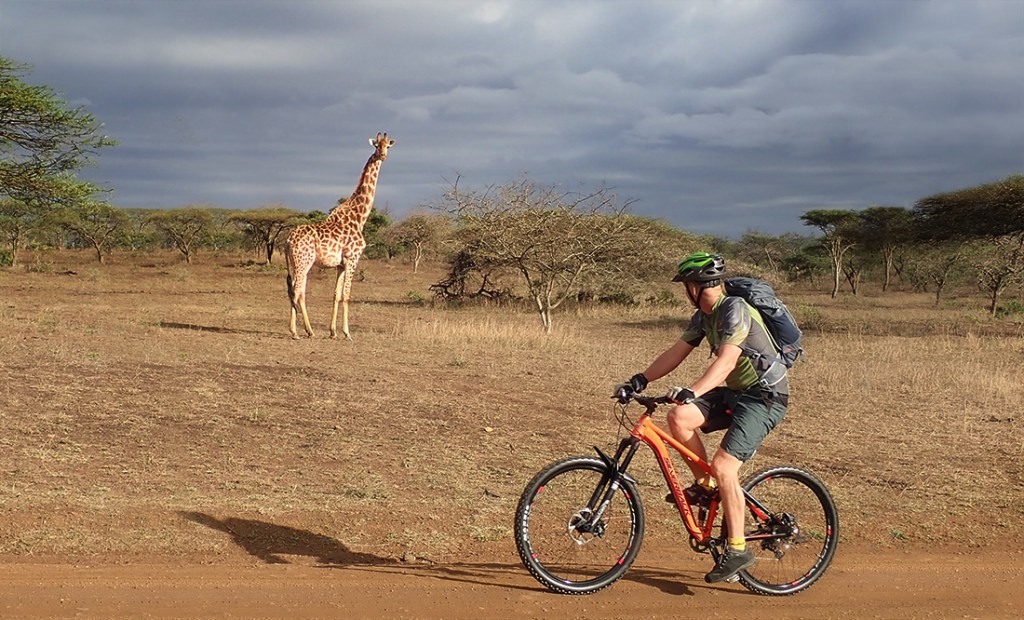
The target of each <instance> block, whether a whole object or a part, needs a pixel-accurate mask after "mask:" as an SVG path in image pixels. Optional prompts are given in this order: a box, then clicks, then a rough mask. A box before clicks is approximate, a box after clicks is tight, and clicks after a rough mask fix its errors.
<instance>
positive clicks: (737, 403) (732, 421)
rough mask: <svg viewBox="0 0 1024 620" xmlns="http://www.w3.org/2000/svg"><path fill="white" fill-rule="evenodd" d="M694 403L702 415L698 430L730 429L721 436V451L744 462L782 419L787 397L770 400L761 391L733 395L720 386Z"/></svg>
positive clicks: (783, 395) (777, 396)
mask: <svg viewBox="0 0 1024 620" xmlns="http://www.w3.org/2000/svg"><path fill="white" fill-rule="evenodd" d="M693 404H695V405H697V408H698V409H700V411H701V413H703V414H704V424H703V425H702V426H701V427H700V429H701V430H702V431H704V432H705V433H713V432H715V431H720V430H722V429H729V430H727V431H726V432H725V437H722V449H723V450H725V451H726V452H728V453H729V454H731V455H733V456H735V457H736V458H738V459H739V460H741V461H743V462H746V461H749V460H750V459H751V458H753V456H754V453H755V452H757V449H758V448H759V447H760V446H761V442H763V441H764V438H765V437H767V436H768V433H769V432H771V430H772V429H773V428H775V426H776V425H777V424H778V423H779V422H781V421H782V418H783V417H785V415H786V407H787V406H788V405H789V396H788V395H786V394H776V395H774V397H773V396H772V395H771V394H769V393H767V392H764V391H762V390H761V389H760V388H754V389H752V390H748V391H746V392H736V391H734V390H730V389H728V388H724V387H719V388H715V389H713V390H711V391H710V392H708V393H706V394H704V395H703V396H701V397H700V398H698V399H697V400H695V401H694V403H693Z"/></svg>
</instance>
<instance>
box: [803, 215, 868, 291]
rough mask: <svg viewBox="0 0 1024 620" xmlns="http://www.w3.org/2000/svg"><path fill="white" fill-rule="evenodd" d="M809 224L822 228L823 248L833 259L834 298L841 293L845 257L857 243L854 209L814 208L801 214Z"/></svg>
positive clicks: (806, 223)
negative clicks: (840, 277)
mask: <svg viewBox="0 0 1024 620" xmlns="http://www.w3.org/2000/svg"><path fill="white" fill-rule="evenodd" d="M800 219H801V220H803V221H804V224H805V225H807V226H813V227H814V228H817V229H818V230H820V231H821V232H822V233H823V234H824V237H822V240H821V245H822V248H823V249H824V250H825V252H826V253H828V256H829V258H830V259H832V299H835V298H836V294H838V293H839V276H840V275H841V274H842V273H843V257H844V255H845V254H846V252H848V251H849V250H850V248H852V247H853V246H854V245H856V243H855V242H854V240H853V226H854V224H855V223H856V221H857V215H856V213H855V212H854V211H847V210H840V209H812V210H811V211H808V212H807V213H804V214H803V215H801V216H800Z"/></svg>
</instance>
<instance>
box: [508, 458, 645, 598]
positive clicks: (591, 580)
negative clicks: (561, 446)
mask: <svg viewBox="0 0 1024 620" xmlns="http://www.w3.org/2000/svg"><path fill="white" fill-rule="evenodd" d="M606 474H608V467H607V465H605V463H604V462H603V461H601V460H599V459H596V458H592V457H585V456H578V457H570V458H567V459H564V460H561V461H557V462H555V463H552V464H551V465H548V466H547V467H545V468H544V469H542V470H541V471H540V472H539V473H538V474H537V475H536V476H534V477H533V480H531V481H530V482H529V484H527V485H526V488H525V489H524V490H523V494H522V496H521V497H520V499H519V504H518V506H517V507H516V516H515V526H514V531H515V540H516V549H517V550H518V551H519V557H520V558H521V559H522V561H523V565H524V566H526V568H527V570H529V571H530V574H531V575H533V576H534V578H535V579H537V581H539V582H540V583H541V584H543V585H544V586H545V587H547V588H548V589H549V590H552V591H554V592H558V593H561V594H591V593H593V592H597V591H598V590H602V589H604V588H607V587H608V586H610V585H611V584H613V583H615V581H617V580H618V579H619V578H620V577H622V576H623V575H624V574H625V573H626V571H627V570H629V567H630V566H631V565H632V564H633V560H635V559H636V556H637V554H638V553H639V552H640V543H641V542H642V541H643V536H644V510H643V504H642V503H641V502H640V496H639V495H638V494H637V492H636V488H635V487H634V485H633V484H632V483H631V482H629V481H628V480H624V479H623V480H620V481H619V484H620V486H619V488H618V490H616V491H615V493H614V494H613V496H612V498H611V502H610V503H609V505H608V506H607V508H606V510H605V511H604V513H603V514H602V516H601V517H600V519H597V520H596V521H595V520H591V519H589V518H588V517H589V515H591V514H592V511H593V510H594V509H595V508H596V506H588V503H589V501H590V498H591V497H592V496H593V495H594V493H595V491H597V490H598V489H599V487H600V486H601V485H602V484H604V485H607V484H608V482H609V477H610V476H608V475H606ZM600 494H601V496H604V495H605V491H604V490H603V489H602V490H601V492H600Z"/></svg>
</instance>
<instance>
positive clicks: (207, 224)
mask: <svg viewBox="0 0 1024 620" xmlns="http://www.w3.org/2000/svg"><path fill="white" fill-rule="evenodd" d="M150 222H152V224H153V226H154V227H155V228H156V229H157V230H158V231H160V232H161V233H162V234H163V235H164V237H165V238H166V239H167V241H168V243H170V245H171V246H173V247H174V248H176V249H177V250H178V251H179V252H181V254H182V256H184V257H185V262H186V263H188V264H191V263H192V257H193V255H195V252H196V250H197V249H198V248H200V247H202V246H203V245H204V244H206V243H208V242H209V238H210V233H211V231H212V229H213V215H212V214H211V213H210V209H209V207H200V206H189V207H184V208H181V209H171V210H168V211H154V212H153V214H152V215H150Z"/></svg>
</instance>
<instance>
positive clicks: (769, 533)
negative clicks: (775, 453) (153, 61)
mask: <svg viewBox="0 0 1024 620" xmlns="http://www.w3.org/2000/svg"><path fill="white" fill-rule="evenodd" d="M745 486H746V487H747V488H748V490H749V491H750V494H751V495H752V496H753V497H754V498H755V499H756V500H757V502H758V503H759V504H760V505H761V506H763V507H764V508H765V509H767V511H768V512H769V514H767V515H766V514H763V513H762V511H761V510H751V511H750V513H749V515H748V531H747V540H748V543H747V544H748V546H749V547H750V548H751V550H753V551H754V554H755V556H756V557H757V560H758V561H757V564H755V565H754V566H753V567H751V568H750V569H749V570H747V571H745V573H744V574H741V581H743V582H744V585H746V586H747V587H749V588H751V589H752V590H754V591H757V592H760V593H762V594H793V593H795V592H798V591H800V590H802V589H804V588H806V587H809V586H810V585H811V584H812V583H813V582H814V581H815V580H817V579H818V577H820V576H821V574H822V573H823V572H824V571H825V568H826V567H827V566H828V564H829V562H831V559H832V554H833V553H834V551H835V546H836V542H837V537H838V531H837V528H838V517H837V515H836V512H835V506H834V504H833V503H832V501H831V498H830V497H828V492H827V491H826V490H825V488H824V485H821V483H820V482H819V481H818V480H817V479H816V478H814V477H813V476H811V475H810V474H807V473H806V472H803V471H800V470H796V469H793V468H779V469H778V470H777V471H776V472H775V475H765V474H761V475H760V476H755V478H752V482H750V483H748V484H747V485H745Z"/></svg>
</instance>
